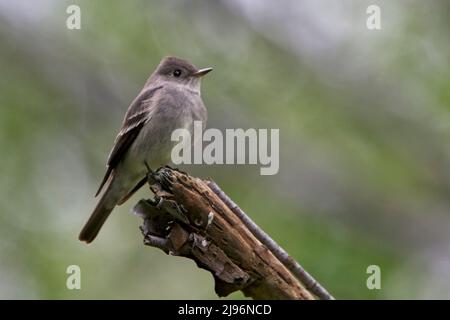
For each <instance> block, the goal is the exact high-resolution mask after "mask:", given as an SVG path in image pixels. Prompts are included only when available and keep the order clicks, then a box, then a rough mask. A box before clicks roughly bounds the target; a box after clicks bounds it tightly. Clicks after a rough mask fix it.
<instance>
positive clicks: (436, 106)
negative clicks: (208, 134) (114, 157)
mask: <svg viewBox="0 0 450 320" xmlns="http://www.w3.org/2000/svg"><path fill="white" fill-rule="evenodd" d="M373 3H376V4H378V5H379V6H380V8H381V24H382V29H381V30H379V31H370V30H368V29H367V28H366V19H367V14H366V8H367V6H368V5H369V4H373ZM69 4H77V5H79V6H80V8H81V30H68V29H67V28H66V18H67V17H68V14H67V13H66V8H67V6H68V5H69ZM449 34H450V2H449V1H444V0H443V1H419V0H416V1H412V0H411V1H370V2H369V1H360V0H352V1H351V0H348V1H333V0H329V1H317V0H309V1H296V0H291V1H257V0H245V1H239V0H223V1H206V0H205V1H127V2H125V1H118V0H116V1H106V0H95V1H87V0H86V1H56V0H41V1H13V0H11V1H5V0H0V70H1V73H0V147H1V157H0V176H1V179H0V298H25V299H33V298H47V299H61V298H64V299H72V298H73V299H80V298H86V299H93V298H105V299H119V298H121V299H204V298H216V295H215V294H214V291H213V280H212V277H211V276H210V274H209V273H207V272H206V271H203V270H199V269H197V268H196V267H195V265H194V263H193V262H191V261H190V260H187V259H184V258H179V257H169V256H166V255H165V254H163V253H162V252H160V251H158V250H156V249H152V248H148V247H144V246H143V245H142V237H141V235H140V232H139V230H138V225H139V224H140V219H139V218H137V217H135V216H133V215H132V214H130V209H131V207H132V206H133V204H134V203H136V202H137V201H138V200H139V199H140V198H143V197H148V196H149V192H148V190H147V189H146V188H143V190H141V191H140V193H139V194H137V195H136V196H135V197H133V198H132V199H131V201H129V202H128V203H126V204H125V205H123V206H122V207H120V208H118V209H117V210H116V211H115V212H114V214H113V215H112V216H111V218H110V219H109V220H108V222H107V223H106V225H105V227H104V228H103V230H102V232H101V233H100V236H99V237H98V238H97V240H96V241H95V242H94V243H93V244H92V245H90V246H86V245H84V244H82V243H80V242H79V241H78V240H77V235H78V232H79V231H80V228H81V226H82V225H83V223H84V222H85V220H86V218H87V217H88V215H89V214H90V212H91V210H92V208H93V207H94V205H95V199H94V197H93V194H94V192H95V191H96V189H97V187H98V184H99V182H100V180H101V178H102V176H103V174H104V170H105V167H104V166H105V161H106V157H107V155H108V152H109V150H110V148H111V146H112V142H113V140H114V138H115V135H116V133H117V131H118V129H119V127H120V124H121V121H122V118H123V115H124V113H125V110H126V108H127V107H128V104H129V103H130V101H131V100H132V99H133V98H134V97H135V96H136V94H137V93H138V92H139V91H140V89H141V87H142V85H143V84H144V83H145V81H146V79H147V77H148V75H149V74H150V72H151V71H152V70H153V69H154V67H155V66H156V64H157V63H158V62H159V60H160V59H161V58H162V57H163V56H166V55H169V54H171V55H176V56H180V57H183V58H186V59H188V60H190V61H192V62H193V63H194V64H196V65H197V66H198V67H207V66H213V67H214V71H213V72H212V73H211V74H209V75H208V76H207V77H206V78H205V79H204V81H203V98H204V101H205V104H206V105H207V107H208V110H209V122H208V127H215V128H221V129H224V128H239V127H242V128H279V129H280V153H281V154H280V171H279V173H278V174H277V175H275V176H260V175H259V167H258V166H248V165H247V166H246V165H241V166H232V165H228V166H219V165H216V166H191V167H185V168H184V169H186V170H188V171H189V172H190V173H191V174H193V175H197V176H200V177H203V178H212V179H214V180H215V181H216V182H217V183H218V184H219V185H220V186H221V187H222V189H223V190H225V191H226V192H227V193H228V194H229V195H230V197H231V198H232V199H233V200H235V202H237V203H238V204H239V205H240V206H241V207H242V208H243V209H244V210H245V211H246V212H247V213H248V214H249V215H250V216H251V217H252V218H253V219H254V220H255V221H256V222H257V223H258V224H259V225H260V226H261V227H262V228H263V229H264V230H265V231H267V232H268V233H269V234H270V235H272V236H273V238H274V239H275V240H276V241H278V242H279V243H280V244H281V245H282V246H283V247H284V248H285V249H286V250H287V251H288V252H289V253H290V254H291V255H292V256H293V257H295V258H296V259H297V260H298V261H300V263H301V264H302V265H303V266H304V267H305V268H306V269H307V270H308V271H309V272H310V273H312V274H313V275H314V276H315V277H316V278H317V279H318V280H319V281H320V282H321V283H322V284H323V285H324V286H325V287H326V288H327V289H328V290H329V291H330V292H331V293H332V294H334V295H335V296H336V298H340V299H364V298H368V299H402V298H415V299H419V298H447V299H448V298H450V247H449V244H450V232H449V231H450V215H449V208H450V199H449V193H450V192H449V191H450V148H449V138H450V86H449V85H450V62H449V61H450V60H449V52H450V42H449ZM71 264H76V265H79V266H80V267H81V272H82V278H81V279H82V280H81V281H82V289H81V290H68V289H67V288H66V278H67V274H66V268H67V266H68V265H71ZM373 264H375V265H378V266H380V268H381V272H382V274H381V276H382V278H381V281H382V282H381V285H382V287H381V290H368V289H367V287H366V279H367V277H368V275H367V274H366V268H367V267H368V266H369V265H373ZM231 297H232V298H243V295H242V294H241V293H235V294H233V295H231Z"/></svg>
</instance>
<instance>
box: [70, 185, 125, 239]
mask: <svg viewBox="0 0 450 320" xmlns="http://www.w3.org/2000/svg"><path fill="white" fill-rule="evenodd" d="M113 182H114V179H112V181H110V183H109V185H108V187H107V188H106V190H105V192H104V193H103V195H102V197H101V198H100V200H99V201H98V203H97V206H96V207H95V209H94V212H92V214H91V216H90V217H89V220H88V221H87V222H86V224H85V225H84V227H83V229H82V230H81V232H80V235H79V236H78V239H80V241H84V242H86V243H90V242H92V241H93V240H94V239H95V237H96V236H97V234H98V232H99V231H100V229H101V228H102V226H103V224H104V223H105V221H106V219H107V218H108V216H109V214H110V213H111V211H113V209H114V207H115V206H116V203H117V201H115V199H113V198H115V197H114V193H115V192H114V190H113V188H112V187H113V185H114V183H113Z"/></svg>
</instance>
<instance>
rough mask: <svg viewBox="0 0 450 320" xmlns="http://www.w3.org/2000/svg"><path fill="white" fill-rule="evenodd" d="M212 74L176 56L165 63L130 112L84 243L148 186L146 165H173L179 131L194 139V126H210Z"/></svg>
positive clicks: (82, 234)
mask: <svg viewBox="0 0 450 320" xmlns="http://www.w3.org/2000/svg"><path fill="white" fill-rule="evenodd" d="M211 70H212V68H202V69H198V68H196V67H195V66H194V65H193V64H191V63H190V62H188V61H187V60H184V59H181V58H177V57H174V56H167V57H165V58H163V59H162V60H161V62H160V63H159V64H158V66H157V67H156V69H155V71H154V72H153V73H152V74H151V75H150V77H149V78H148V80H147V81H146V83H145V85H144V87H143V88H142V90H141V91H140V93H139V94H138V95H137V96H136V98H135V99H134V100H133V101H132V102H131V104H130V106H129V107H128V110H127V112H126V114H125V117H124V119H123V122H122V127H121V128H120V130H119V133H118V135H117V137H116V139H115V141H114V145H113V147H112V149H111V152H110V154H109V157H108V160H107V164H106V173H105V175H104V178H103V180H102V181H101V183H100V186H99V188H98V190H97V192H96V194H95V196H96V197H97V196H98V195H99V194H100V193H101V192H102V190H103V189H104V191H103V193H102V195H101V197H100V199H99V200H98V202H97V205H96V206H95V209H94V211H93V212H92V214H91V216H90V217H89V219H88V220H87V222H86V224H85V225H84V227H83V229H82V230H81V232H80V234H79V237H78V238H79V240H80V241H83V242H86V243H91V242H92V241H93V240H94V239H95V238H96V236H97V234H98V233H99V231H100V229H101V227H102V226H103V224H104V223H105V221H106V219H107V218H108V216H109V215H110V213H111V212H112V211H113V210H114V208H115V207H116V206H118V205H121V204H123V203H124V202H125V201H127V200H128V199H129V198H130V197H131V196H132V195H133V194H134V193H135V192H136V191H137V190H138V189H139V188H140V187H142V186H143V185H144V184H145V182H146V177H147V173H148V168H147V166H149V167H150V168H152V167H153V168H159V167H161V166H164V165H168V164H170V154H171V150H172V148H173V146H174V145H175V143H176V142H173V141H171V134H172V132H173V131H174V130H176V129H187V130H189V132H190V133H191V136H192V133H193V127H194V121H201V122H202V126H203V128H204V127H205V125H206V121H207V110H206V107H205V105H204V103H203V101H202V98H201V92H200V90H201V78H202V77H203V76H204V75H206V74H207V73H209V72H210V71H211Z"/></svg>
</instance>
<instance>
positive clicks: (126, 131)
mask: <svg viewBox="0 0 450 320" xmlns="http://www.w3.org/2000/svg"><path fill="white" fill-rule="evenodd" d="M162 87H163V86H157V87H152V88H149V89H147V90H145V91H143V92H142V93H141V94H139V95H138V96H137V97H136V99H134V101H133V102H132V103H131V105H130V107H129V108H128V111H127V113H126V114H125V118H124V119H123V123H122V128H121V129H120V131H119V134H118V135H117V137H116V139H115V141H114V146H113V148H112V150H111V152H110V153H109V157H108V161H107V165H106V173H105V176H104V177H103V180H102V182H101V183H100V187H99V188H98V190H97V192H96V194H95V196H97V195H98V194H99V193H100V192H101V190H102V189H103V186H104V185H105V183H106V182H107V181H108V180H109V178H110V177H111V175H112V174H113V172H114V169H115V168H116V167H117V164H118V163H119V162H120V161H121V160H122V159H123V156H124V154H125V153H126V152H127V150H128V148H129V147H130V146H131V144H132V143H133V141H134V140H135V139H136V137H137V136H138V134H139V132H140V131H141V129H142V127H143V126H144V124H145V123H146V122H147V121H148V120H150V118H151V114H152V111H153V110H154V108H155V103H154V102H155V100H156V95H157V92H158V91H159V90H160V89H161V88H162Z"/></svg>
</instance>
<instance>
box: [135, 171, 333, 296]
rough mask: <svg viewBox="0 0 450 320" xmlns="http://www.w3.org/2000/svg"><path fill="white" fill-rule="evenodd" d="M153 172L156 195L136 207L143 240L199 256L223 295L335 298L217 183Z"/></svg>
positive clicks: (177, 252) (181, 174) (199, 262)
mask: <svg viewBox="0 0 450 320" xmlns="http://www.w3.org/2000/svg"><path fill="white" fill-rule="evenodd" d="M150 176H151V177H150V179H149V181H148V183H149V185H150V189H151V191H152V192H153V193H154V198H153V199H151V200H140V201H139V202H138V203H137V204H136V205H135V207H134V208H133V211H134V213H135V214H137V215H138V216H140V217H141V218H143V220H144V221H143V223H142V225H141V227H140V229H141V232H142V234H143V236H144V244H145V245H148V246H152V247H156V248H159V249H161V250H163V251H164V252H166V253H167V254H171V255H175V256H182V257H186V258H189V259H192V260H194V261H195V262H196V264H197V266H198V267H200V268H203V269H206V270H208V271H209V272H211V274H212V275H213V277H214V281H215V286H214V288H215V292H216V294H217V295H218V296H220V297H222V296H227V295H229V294H230V293H232V292H234V291H237V290H241V291H242V292H243V293H244V295H245V296H249V297H252V298H254V299H301V300H313V299H316V298H319V299H333V297H332V296H331V295H330V294H329V293H328V292H327V291H326V290H325V288H323V287H322V286H321V285H320V284H319V283H318V282H317V281H316V280H314V279H313V278H312V277H311V276H310V275H309V274H308V273H307V272H306V271H305V270H304V269H303V268H302V267H301V266H300V264H298V263H297V262H296V261H295V260H294V259H292V258H291V257H290V256H289V255H288V254H287V252H286V251H284V250H283V249H282V248H281V247H280V246H279V245H278V244H276V243H275V241H273V240H272V239H271V238H270V237H269V236H268V235H267V234H266V233H265V232H264V231H263V230H261V228H259V227H258V226H257V225H256V224H255V223H254V222H253V221H252V220H251V219H250V218H249V217H248V216H247V215H246V214H245V213H244V212H243V211H242V210H241V209H240V208H239V207H238V206H237V205H236V204H235V203H234V202H233V201H232V200H231V199H230V198H229V197H228V196H226V194H225V193H224V192H223V191H222V190H221V189H220V188H219V186H217V184H215V183H214V182H212V181H205V180H202V179H199V178H195V177H191V176H189V175H188V174H186V173H184V172H182V171H179V170H176V169H172V168H170V167H162V168H160V169H158V170H157V171H156V172H152V173H151V174H150Z"/></svg>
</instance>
